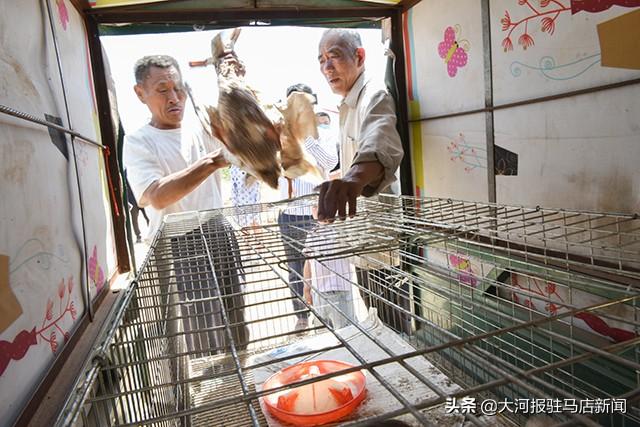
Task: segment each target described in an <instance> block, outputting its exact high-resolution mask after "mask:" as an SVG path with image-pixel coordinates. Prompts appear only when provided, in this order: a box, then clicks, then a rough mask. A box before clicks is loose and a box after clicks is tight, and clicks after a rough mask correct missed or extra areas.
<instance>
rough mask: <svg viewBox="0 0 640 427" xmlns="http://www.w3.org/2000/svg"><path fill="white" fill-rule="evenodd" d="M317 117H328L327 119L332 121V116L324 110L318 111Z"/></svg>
mask: <svg viewBox="0 0 640 427" xmlns="http://www.w3.org/2000/svg"><path fill="white" fill-rule="evenodd" d="M316 117H326V118H327V119H329V121H331V116H330V115H329V114H327V113H325V112H324V111H319V112H317V113H316Z"/></svg>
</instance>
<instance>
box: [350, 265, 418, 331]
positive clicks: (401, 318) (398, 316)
mask: <svg viewBox="0 0 640 427" xmlns="http://www.w3.org/2000/svg"><path fill="white" fill-rule="evenodd" d="M356 275H357V277H358V284H359V285H360V287H361V289H360V296H361V297H362V300H363V301H364V305H365V306H366V307H367V309H369V307H375V308H376V309H377V310H378V317H379V318H380V320H382V323H384V324H385V325H387V326H389V327H390V328H391V329H393V330H394V331H396V332H400V333H405V334H410V333H411V317H410V316H409V314H407V313H405V312H403V310H402V309H405V310H407V311H410V309H411V302H410V300H409V283H403V284H402V285H401V286H396V285H397V280H396V279H394V278H393V274H392V272H391V270H388V269H386V268H385V269H380V270H377V269H375V270H373V269H372V270H365V269H362V268H358V267H356ZM362 288H365V289H368V290H369V291H371V293H367V292H365V291H364V290H363V289H362ZM390 303H393V304H395V305H397V306H399V307H401V308H402V309H399V308H396V307H394V306H392V305H391V304H390Z"/></svg>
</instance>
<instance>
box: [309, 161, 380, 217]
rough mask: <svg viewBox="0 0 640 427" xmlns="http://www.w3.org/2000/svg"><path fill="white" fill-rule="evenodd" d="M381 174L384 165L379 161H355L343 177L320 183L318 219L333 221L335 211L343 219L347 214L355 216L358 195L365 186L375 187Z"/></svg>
mask: <svg viewBox="0 0 640 427" xmlns="http://www.w3.org/2000/svg"><path fill="white" fill-rule="evenodd" d="M383 176H384V167H383V166H382V165H381V164H380V163H378V162H365V163H357V164H355V165H353V166H351V169H349V171H348V172H347V174H346V175H345V176H344V178H342V179H334V180H332V181H325V182H323V183H322V184H320V187H319V189H320V196H319V197H318V220H319V221H322V222H333V221H334V218H335V216H336V213H337V214H338V218H340V219H345V218H346V217H347V214H348V215H349V216H350V217H352V216H355V214H356V204H357V199H358V196H360V195H362V192H363V190H364V189H365V187H367V186H373V187H377V183H379V182H380V180H381V179H382V177H383ZM347 204H348V205H349V210H348V211H347Z"/></svg>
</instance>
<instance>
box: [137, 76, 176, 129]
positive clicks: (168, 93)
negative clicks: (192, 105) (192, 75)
mask: <svg viewBox="0 0 640 427" xmlns="http://www.w3.org/2000/svg"><path fill="white" fill-rule="evenodd" d="M134 90H135V92H136V94H137V95H138V99H140V101H142V103H144V104H146V105H147V107H148V108H149V111H151V125H152V126H154V127H156V128H158V129H177V128H179V127H180V123H181V122H182V117H183V116H184V103H185V100H186V98H187V94H186V91H185V89H184V86H183V85H182V79H181V77H180V73H179V72H178V70H176V68H175V67H173V66H172V67H168V68H159V67H151V68H150V69H149V75H148V76H147V77H146V78H145V80H144V82H143V83H142V84H138V85H136V86H135V87H134Z"/></svg>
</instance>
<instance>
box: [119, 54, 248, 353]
mask: <svg viewBox="0 0 640 427" xmlns="http://www.w3.org/2000/svg"><path fill="white" fill-rule="evenodd" d="M134 74H135V79H136V84H135V86H134V88H133V89H134V91H135V93H136V95H137V96H138V99H139V100H140V102H142V103H143V104H145V105H146V106H147V108H148V109H149V111H150V113H151V120H150V121H149V123H147V124H145V125H144V126H142V127H141V128H140V129H138V130H137V131H136V132H134V133H131V134H128V135H126V136H125V142H124V153H123V159H124V164H125V168H126V170H127V173H128V179H129V182H130V184H131V190H132V191H133V194H134V196H135V199H136V200H138V203H139V206H140V207H142V208H146V209H147V211H148V214H149V218H150V226H149V232H148V234H147V236H146V239H147V241H148V240H151V239H152V238H154V236H156V234H157V233H158V231H159V230H160V228H161V226H162V224H163V219H164V218H165V216H166V215H168V214H172V213H179V212H185V211H200V210H207V209H214V208H220V207H222V197H221V193H220V176H219V173H218V171H219V170H220V169H221V168H223V167H226V166H228V163H227V161H226V160H225V158H224V156H223V155H222V152H221V149H220V147H221V144H220V143H219V141H217V140H214V139H213V138H212V137H210V136H209V134H208V133H207V132H206V131H205V130H204V129H203V128H198V129H185V128H183V127H182V119H183V116H184V108H185V100H186V97H187V95H186V91H185V86H184V84H183V81H182V75H181V73H180V68H179V66H178V63H177V62H176V60H175V59H174V58H172V57H170V56H165V55H153V56H145V57H143V58H141V59H139V60H138V61H137V62H136V64H135V67H134ZM201 229H202V230H204V235H205V236H206V237H207V242H208V243H209V246H210V248H211V253H212V254H214V255H216V256H215V257H214V265H213V267H214V270H215V273H214V272H212V271H211V270H212V268H211V266H209V265H208V264H207V263H206V262H204V261H203V260H202V257H201V256H200V255H201V254H200V253H199V251H200V250H201V249H200V248H201V247H202V240H203V237H202V234H203V233H201ZM165 237H169V238H170V248H171V254H172V262H173V270H174V273H173V274H175V286H176V287H177V298H178V300H179V301H178V306H179V307H180V312H179V313H176V314H175V317H177V318H179V319H181V322H182V329H183V331H184V334H185V339H186V347H187V350H188V351H189V352H190V353H191V355H192V356H193V357H200V356H202V355H207V354H212V353H218V352H224V351H225V347H227V346H228V345H229V344H230V342H229V340H228V339H227V337H226V335H225V332H224V330H222V329H220V328H218V329H213V328H214V327H216V326H220V325H222V310H221V308H222V307H221V304H220V298H218V297H219V296H220V295H222V296H223V298H222V300H223V301H224V308H225V310H226V311H227V313H228V317H229V321H230V323H231V324H236V325H237V324H240V325H242V323H243V322H242V320H243V316H244V314H243V313H244V312H243V309H242V307H244V302H243V298H242V296H241V293H240V289H241V280H242V279H241V278H242V277H243V276H242V273H241V272H242V265H241V261H240V259H239V255H235V254H237V251H234V249H236V248H237V242H236V241H235V237H234V234H233V231H232V229H231V226H230V225H229V224H228V223H227V222H226V220H225V219H224V218H223V217H222V216H220V215H217V216H213V217H212V218H211V219H210V220H208V221H206V222H204V223H203V224H199V226H198V227H196V228H194V230H191V231H190V230H184V231H177V232H172V233H171V234H169V235H168V236H165ZM219 254H225V256H219ZM229 254H234V255H235V256H234V255H232V256H229ZM214 274H215V277H214ZM172 277H173V275H172ZM165 285H166V286H173V285H171V282H170V283H169V284H165ZM173 292H175V291H173ZM227 294H230V296H229V297H225V295H227ZM167 295H172V293H168V294H167ZM172 298H173V297H172ZM232 336H233V340H234V341H235V344H236V348H237V349H240V348H242V347H244V346H246V342H247V341H248V338H249V333H248V330H247V329H246V326H244V325H242V326H234V327H232Z"/></svg>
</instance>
